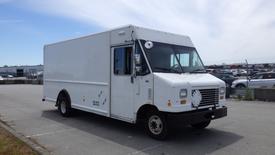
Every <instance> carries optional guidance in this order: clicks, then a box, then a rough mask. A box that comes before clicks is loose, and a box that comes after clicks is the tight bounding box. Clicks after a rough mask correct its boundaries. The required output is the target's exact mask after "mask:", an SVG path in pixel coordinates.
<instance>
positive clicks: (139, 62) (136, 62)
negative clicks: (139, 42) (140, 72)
mask: <svg viewBox="0 0 275 155" xmlns="http://www.w3.org/2000/svg"><path fill="white" fill-rule="evenodd" d="M135 64H136V65H140V64H141V58H140V54H135Z"/></svg>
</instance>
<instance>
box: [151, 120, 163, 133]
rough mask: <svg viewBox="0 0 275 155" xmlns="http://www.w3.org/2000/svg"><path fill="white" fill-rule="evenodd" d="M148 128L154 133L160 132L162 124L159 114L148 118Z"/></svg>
mask: <svg viewBox="0 0 275 155" xmlns="http://www.w3.org/2000/svg"><path fill="white" fill-rule="evenodd" d="M148 126H149V130H150V131H151V132H152V133H153V134H155V135H158V134H160V133H161V132H162V129H163V124H162V121H161V119H160V117H159V116H156V115H153V116H151V117H150V118H149V121H148Z"/></svg>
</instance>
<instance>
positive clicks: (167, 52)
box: [141, 40, 205, 73]
mask: <svg viewBox="0 0 275 155" xmlns="http://www.w3.org/2000/svg"><path fill="white" fill-rule="evenodd" d="M145 43H146V41H144V40H141V44H142V46H143V49H144V51H145V53H146V56H147V58H148V61H149V63H150V65H151V68H152V71H153V72H168V73H184V72H205V68H204V66H203V63H202V61H201V59H200V57H199V55H198V53H197V51H196V49H195V48H193V47H185V46H178V45H171V44H165V43H159V42H151V43H152V44H153V45H152V46H151V47H150V48H148V46H147V48H146V47H145Z"/></svg>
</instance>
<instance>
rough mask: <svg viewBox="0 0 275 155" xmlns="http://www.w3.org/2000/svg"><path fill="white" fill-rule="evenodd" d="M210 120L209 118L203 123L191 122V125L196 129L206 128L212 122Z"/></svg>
mask: <svg viewBox="0 0 275 155" xmlns="http://www.w3.org/2000/svg"><path fill="white" fill-rule="evenodd" d="M210 122H211V121H210V120H209V121H205V122H201V123H196V124H191V126H192V127H193V128H196V129H204V128H206V127H207V126H208V125H209V124H210Z"/></svg>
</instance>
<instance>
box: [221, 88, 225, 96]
mask: <svg viewBox="0 0 275 155" xmlns="http://www.w3.org/2000/svg"><path fill="white" fill-rule="evenodd" d="M220 94H221V95H223V94H225V88H224V87H221V88H220Z"/></svg>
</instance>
